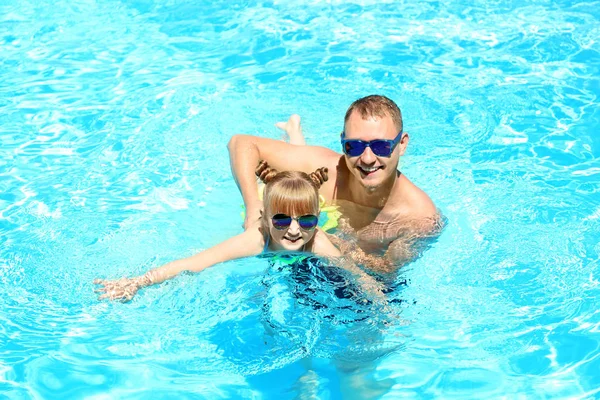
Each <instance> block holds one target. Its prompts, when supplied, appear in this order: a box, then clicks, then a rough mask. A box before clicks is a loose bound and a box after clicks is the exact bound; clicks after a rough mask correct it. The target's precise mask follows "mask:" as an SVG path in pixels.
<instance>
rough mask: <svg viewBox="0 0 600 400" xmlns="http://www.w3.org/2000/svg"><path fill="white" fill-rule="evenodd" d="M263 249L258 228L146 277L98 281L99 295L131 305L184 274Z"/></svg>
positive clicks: (259, 251) (154, 271) (161, 268)
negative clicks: (140, 294)
mask: <svg viewBox="0 0 600 400" xmlns="http://www.w3.org/2000/svg"><path fill="white" fill-rule="evenodd" d="M263 246H264V238H263V235H262V233H261V232H260V230H259V228H258V226H254V227H252V228H251V229H248V230H247V231H245V232H244V233H241V234H239V235H237V236H234V237H232V238H230V239H227V240H225V241H224V242H221V243H219V244H218V245H216V246H213V247H211V248H209V249H206V250H204V251H201V252H200V253H198V254H196V255H193V256H191V257H188V258H183V259H181V260H177V261H172V262H170V263H168V264H165V265H163V266H162V267H159V268H155V269H152V270H150V271H148V272H146V273H145V274H144V275H141V276H137V277H134V278H121V279H118V280H113V281H110V280H102V279H97V280H95V281H94V283H95V284H98V285H100V286H101V287H100V288H99V289H97V290H96V292H98V293H101V295H100V297H99V299H100V300H103V299H110V300H120V301H129V300H131V299H132V298H133V296H135V294H136V293H137V291H138V290H139V289H141V288H143V287H146V286H150V285H155V284H158V283H162V282H164V281H166V280H167V279H171V278H173V277H175V276H177V275H178V274H180V273H181V272H183V271H190V272H200V271H202V270H203V269H206V268H208V267H211V266H213V265H215V264H218V263H222V262H225V261H229V260H234V259H237V258H243V257H251V256H255V255H258V254H260V253H261V252H262V250H263Z"/></svg>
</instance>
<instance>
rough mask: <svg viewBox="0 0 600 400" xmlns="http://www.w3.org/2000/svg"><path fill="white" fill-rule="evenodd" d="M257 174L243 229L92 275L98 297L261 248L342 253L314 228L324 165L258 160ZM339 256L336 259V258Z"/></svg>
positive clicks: (366, 279) (126, 294) (127, 293)
mask: <svg viewBox="0 0 600 400" xmlns="http://www.w3.org/2000/svg"><path fill="white" fill-rule="evenodd" d="M256 175H257V176H258V177H259V178H260V179H261V180H262V181H263V182H264V183H265V184H266V186H265V188H264V196H263V203H264V204H263V206H264V211H263V213H262V216H261V218H260V219H259V220H258V221H255V222H254V224H253V225H252V226H251V227H249V228H248V229H247V230H246V231H245V232H244V233H241V234H239V235H237V236H234V237H232V238H230V239H228V240H226V241H224V242H222V243H220V244H218V245H216V246H214V247H211V248H209V249H207V250H204V251H202V252H200V253H198V254H196V255H194V256H191V257H189V258H185V259H181V260H177V261H173V262H170V263H168V264H165V265H163V266H162V267H160V268H156V269H153V270H150V271H148V272H147V273H145V274H144V275H142V276H138V277H134V278H122V279H119V280H114V281H110V280H96V281H94V283H96V284H98V285H100V286H101V287H100V288H99V289H97V292H99V293H102V294H101V295H100V299H110V300H121V301H129V300H131V299H132V298H133V296H135V294H136V293H137V291H138V290H139V289H140V288H143V287H146V286H150V285H155V284H158V283H162V282H164V281H165V280H167V279H171V278H173V277H175V276H176V275H178V274H179V273H181V272H183V271H192V272H200V271H202V270H203V269H205V268H208V267H211V266H213V265H215V264H218V263H221V262H225V261H229V260H234V259H237V258H242V257H250V256H256V255H258V254H260V253H264V252H281V251H287V252H306V253H313V254H315V255H317V256H320V257H325V258H339V257H341V253H340V251H339V250H338V248H337V247H335V246H334V245H333V244H332V243H331V241H330V240H329V238H328V237H327V235H326V234H325V233H324V232H323V231H322V230H321V229H320V228H318V227H317V224H318V215H319V187H320V186H321V185H322V184H323V182H325V181H327V168H319V169H318V170H316V171H315V172H313V173H311V174H308V175H307V174H306V173H304V172H298V171H284V172H277V171H276V170H274V169H272V168H270V167H269V166H268V164H267V163H266V162H265V161H261V162H260V163H259V165H258V167H257V168H256ZM338 260H340V261H341V258H340V259H338ZM336 264H338V265H339V264H343V265H340V266H341V267H343V268H345V269H347V270H349V271H350V272H352V273H353V274H356V275H359V281H360V282H361V283H362V284H363V285H365V284H366V285H368V286H369V287H370V288H371V290H372V291H374V292H375V293H377V295H379V294H381V291H380V289H379V287H378V284H377V282H376V281H375V280H374V279H372V278H371V277H370V276H368V275H367V274H365V273H364V272H363V271H362V270H360V269H359V268H358V267H356V266H355V265H353V264H352V263H349V262H341V263H340V262H336Z"/></svg>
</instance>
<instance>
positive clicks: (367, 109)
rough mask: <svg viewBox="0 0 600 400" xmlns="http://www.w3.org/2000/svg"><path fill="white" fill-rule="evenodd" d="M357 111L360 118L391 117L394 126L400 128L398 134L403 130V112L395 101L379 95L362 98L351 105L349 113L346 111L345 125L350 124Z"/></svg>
mask: <svg viewBox="0 0 600 400" xmlns="http://www.w3.org/2000/svg"><path fill="white" fill-rule="evenodd" d="M354 111H356V112H358V113H360V116H361V117H362V118H363V119H365V118H368V117H377V118H383V117H390V118H392V121H394V125H396V128H398V132H400V131H401V130H402V112H401V111H400V108H399V107H398V105H397V104H396V103H394V101H393V100H391V99H389V98H387V97H385V96H381V95H378V94H372V95H370V96H366V97H362V98H360V99H358V100H356V101H355V102H354V103H352V104H350V107H348V111H346V117H345V118H344V125H346V122H348V119H349V118H350V115H352V113H353V112H354Z"/></svg>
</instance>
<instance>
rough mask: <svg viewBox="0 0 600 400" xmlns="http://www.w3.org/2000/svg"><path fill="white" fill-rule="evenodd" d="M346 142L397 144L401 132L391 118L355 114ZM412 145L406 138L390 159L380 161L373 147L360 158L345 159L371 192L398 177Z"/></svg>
mask: <svg viewBox="0 0 600 400" xmlns="http://www.w3.org/2000/svg"><path fill="white" fill-rule="evenodd" d="M344 131H345V139H360V140H364V141H367V142H368V141H371V140H376V139H386V140H393V139H394V138H395V137H396V136H397V135H398V128H397V127H396V126H395V125H394V121H393V120H392V118H391V117H389V116H385V117H383V118H378V117H367V118H366V119H363V117H362V116H361V115H360V114H359V113H358V112H353V113H352V114H351V115H350V118H348V121H347V122H346V124H345V129H344ZM407 144H408V136H407V135H406V134H404V135H403V136H402V139H401V140H400V143H398V145H397V146H396V148H395V149H394V151H393V152H392V155H391V156H390V157H379V156H377V155H375V154H374V153H373V150H371V148H370V147H367V148H366V149H365V151H364V152H363V153H362V154H361V155H359V156H356V157H350V156H349V155H347V154H346V155H345V159H346V165H347V167H348V170H349V171H350V172H351V173H352V175H353V176H354V177H355V178H356V179H357V181H358V182H359V183H361V184H362V185H363V186H364V187H365V188H366V189H367V190H376V189H377V188H378V187H380V186H381V185H382V184H383V183H384V182H386V181H388V179H390V178H391V176H393V175H395V174H396V169H397V167H398V160H399V159H400V156H401V155H403V154H404V151H405V149H406V146H407Z"/></svg>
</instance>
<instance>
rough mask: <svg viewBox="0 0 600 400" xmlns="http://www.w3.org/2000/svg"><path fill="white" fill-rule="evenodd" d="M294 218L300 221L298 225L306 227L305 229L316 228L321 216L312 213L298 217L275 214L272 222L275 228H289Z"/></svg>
mask: <svg viewBox="0 0 600 400" xmlns="http://www.w3.org/2000/svg"><path fill="white" fill-rule="evenodd" d="M293 219H295V220H296V221H297V222H298V225H300V228H302V229H304V230H305V231H309V230H311V229H314V228H315V226H317V224H318V223H319V218H318V217H317V216H316V215H310V214H309V215H303V216H301V217H297V218H294V217H290V216H289V215H286V214H275V215H273V217H272V218H271V222H272V223H273V226H274V227H275V229H279V230H283V229H287V228H289V226H290V225H291V224H292V220H293Z"/></svg>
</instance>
